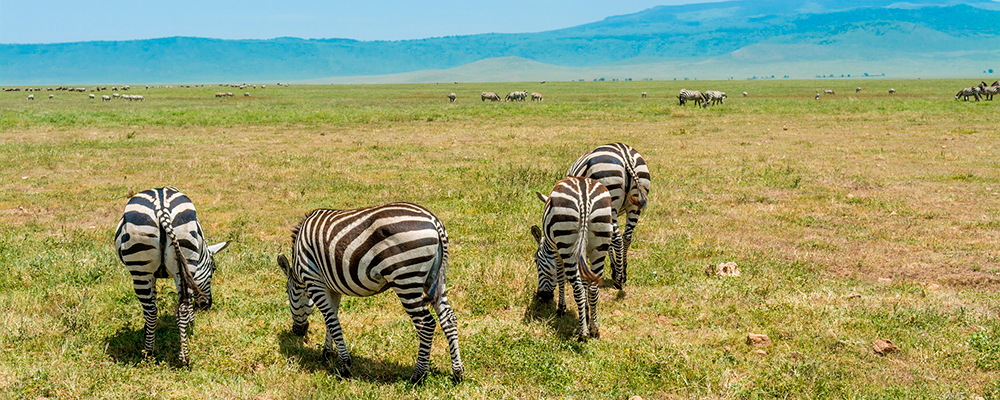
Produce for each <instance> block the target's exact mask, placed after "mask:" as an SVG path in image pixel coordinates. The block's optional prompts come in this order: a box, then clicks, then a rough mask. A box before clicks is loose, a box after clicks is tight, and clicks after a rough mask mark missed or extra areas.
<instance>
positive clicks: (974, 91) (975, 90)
mask: <svg viewBox="0 0 1000 400" xmlns="http://www.w3.org/2000/svg"><path fill="white" fill-rule="evenodd" d="M980 90H981V89H980V88H979V86H971V87H967V88H963V89H962V90H959V91H958V94H956V95H955V100H958V99H959V98H960V97H961V98H963V99H964V101H969V96H972V97H973V98H975V99H976V101H979V99H980V98H981V97H980V95H979V92H980Z"/></svg>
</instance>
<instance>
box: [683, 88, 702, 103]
mask: <svg viewBox="0 0 1000 400" xmlns="http://www.w3.org/2000/svg"><path fill="white" fill-rule="evenodd" d="M677 100H678V102H680V105H682V106H683V105H684V103H687V102H688V101H694V102H695V104H697V105H699V106H701V105H703V104H705V95H703V94H701V92H699V91H697V90H687V89H681V91H680V92H679V93H678V94H677Z"/></svg>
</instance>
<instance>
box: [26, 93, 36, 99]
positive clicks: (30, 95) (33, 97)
mask: <svg viewBox="0 0 1000 400" xmlns="http://www.w3.org/2000/svg"><path fill="white" fill-rule="evenodd" d="M24 99H25V100H34V99H35V95H33V94H29V95H28V97H25V98H24Z"/></svg>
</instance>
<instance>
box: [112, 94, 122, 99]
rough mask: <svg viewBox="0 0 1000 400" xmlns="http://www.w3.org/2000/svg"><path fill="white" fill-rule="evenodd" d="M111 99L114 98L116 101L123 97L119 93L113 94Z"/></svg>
mask: <svg viewBox="0 0 1000 400" xmlns="http://www.w3.org/2000/svg"><path fill="white" fill-rule="evenodd" d="M111 97H114V98H116V99H117V98H119V97H122V95H120V94H118V93H112V94H111Z"/></svg>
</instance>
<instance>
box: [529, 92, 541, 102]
mask: <svg viewBox="0 0 1000 400" xmlns="http://www.w3.org/2000/svg"><path fill="white" fill-rule="evenodd" d="M531 101H542V94H541V93H538V92H531Z"/></svg>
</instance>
